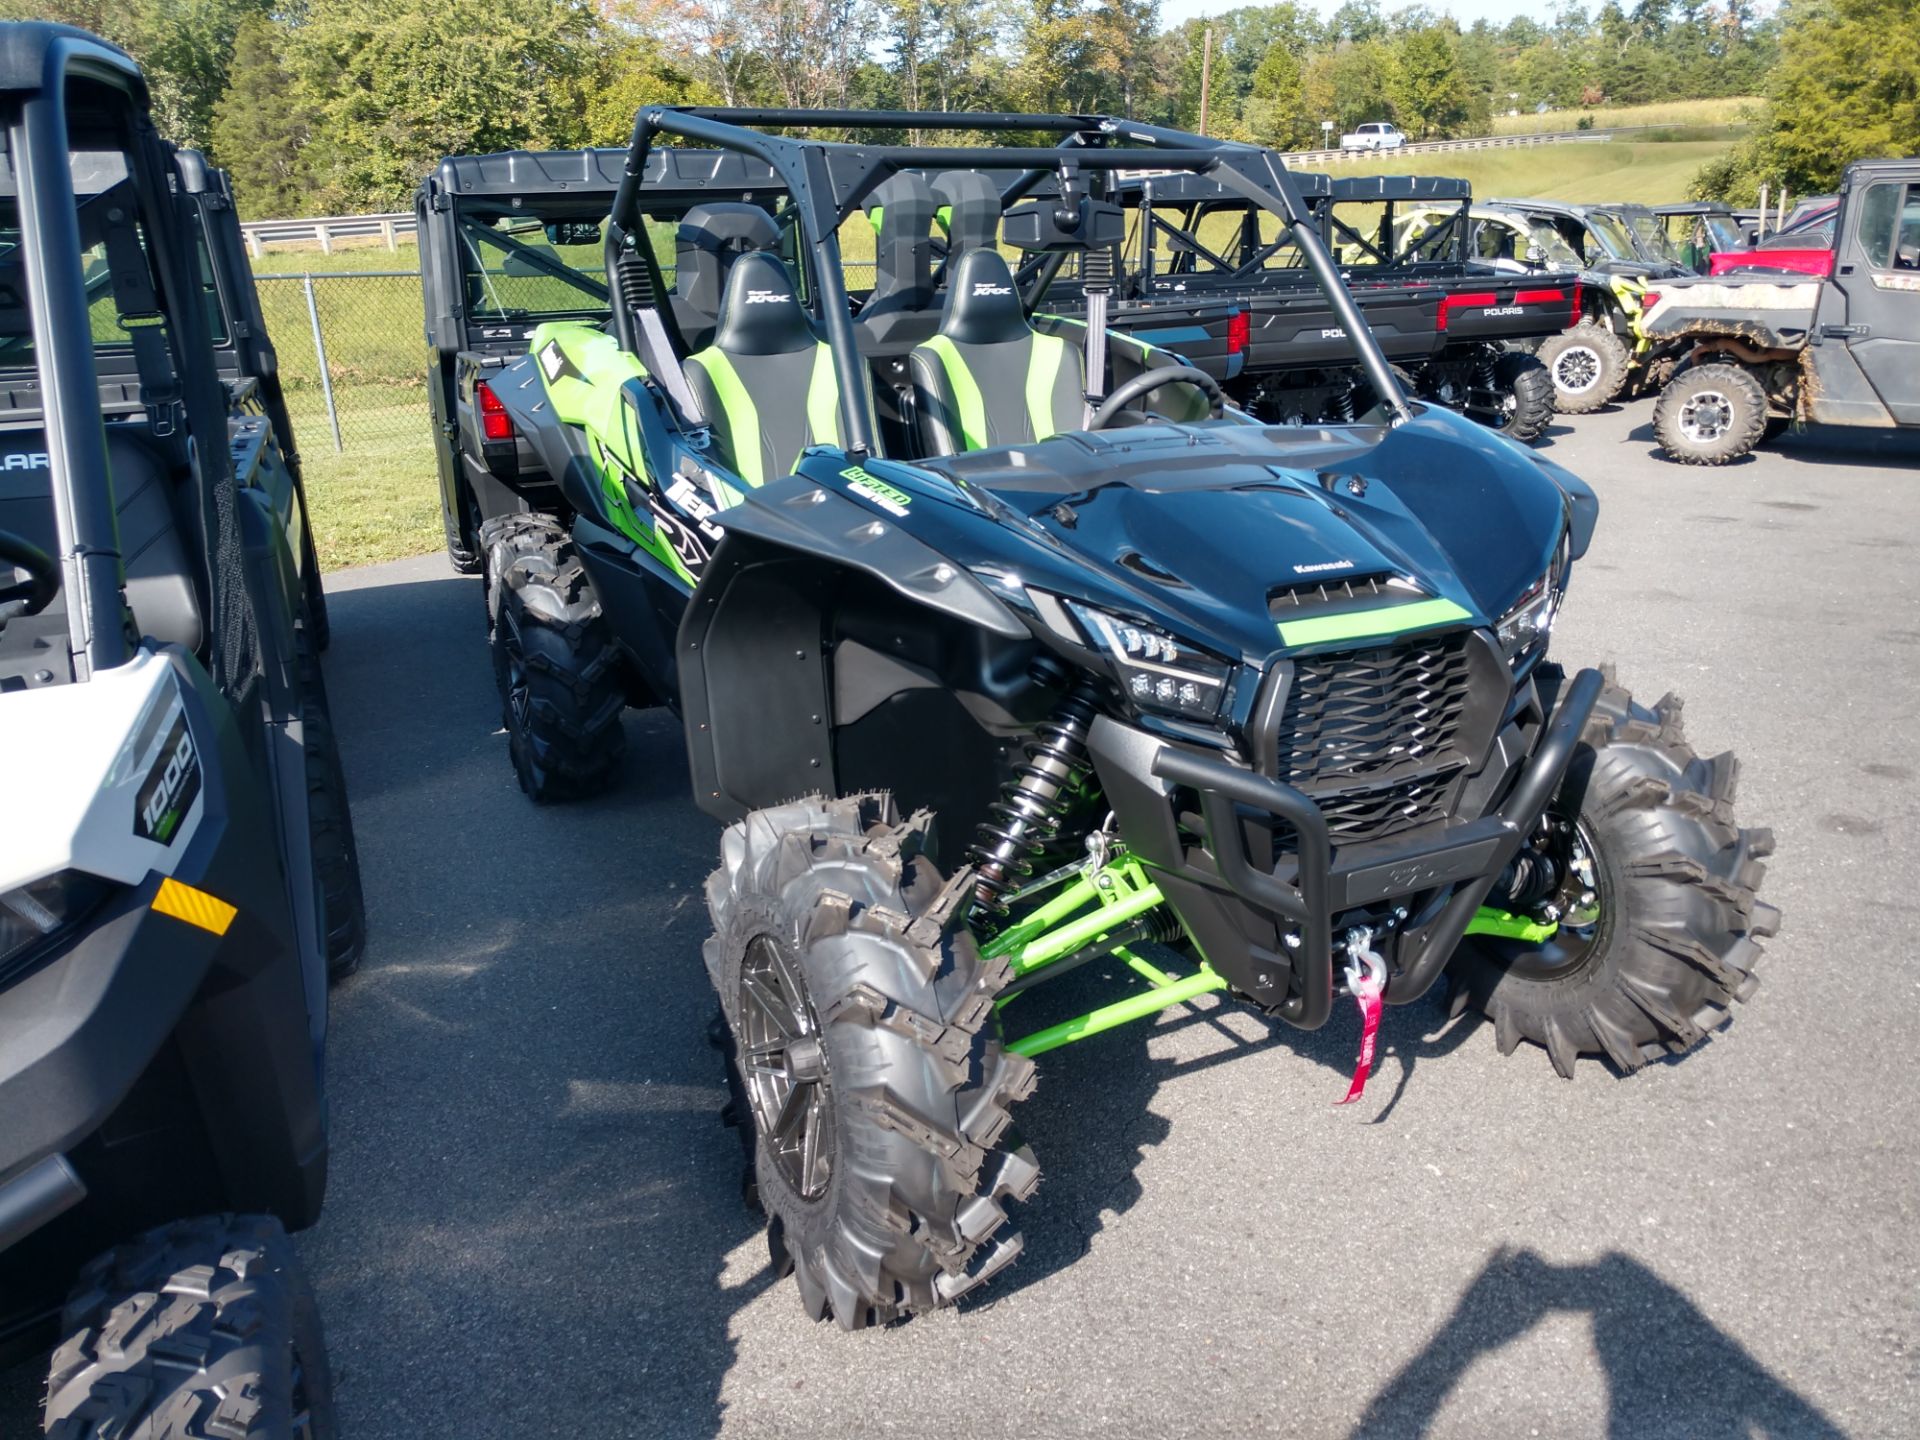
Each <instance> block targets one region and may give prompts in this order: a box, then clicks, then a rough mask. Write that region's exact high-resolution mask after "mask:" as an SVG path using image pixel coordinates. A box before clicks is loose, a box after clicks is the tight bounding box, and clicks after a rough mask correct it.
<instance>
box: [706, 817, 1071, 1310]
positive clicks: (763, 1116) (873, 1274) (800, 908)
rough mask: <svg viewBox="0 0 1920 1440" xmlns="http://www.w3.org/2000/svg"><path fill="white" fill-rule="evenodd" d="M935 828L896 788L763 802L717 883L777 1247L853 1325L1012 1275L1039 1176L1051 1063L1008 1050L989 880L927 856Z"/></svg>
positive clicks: (711, 955)
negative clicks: (989, 925)
mask: <svg viewBox="0 0 1920 1440" xmlns="http://www.w3.org/2000/svg"><path fill="white" fill-rule="evenodd" d="M930 818H931V817H929V816H928V815H926V814H924V813H922V814H920V815H916V816H914V817H913V818H911V819H909V820H906V821H902V820H900V818H899V817H898V815H897V814H896V812H895V811H894V808H893V804H892V802H891V801H890V800H888V799H885V798H883V797H878V796H860V797H854V798H851V799H846V800H822V799H817V798H816V799H810V800H797V801H794V802H793V803H791V804H787V805H781V806H778V807H776V808H774V809H770V810H757V811H755V812H754V813H753V814H751V815H749V816H747V818H746V819H745V820H743V821H740V822H739V823H738V824H736V825H734V826H732V827H731V828H730V829H728V831H727V832H726V835H725V836H724V837H723V838H722V840H721V864H720V868H719V869H718V870H716V871H714V873H713V875H712V877H711V878H710V879H709V880H708V881H707V906H708V909H709V910H710V911H711V913H712V916H713V927H714V934H713V938H712V939H710V940H708V941H707V943H706V962H707V972H708V974H709V976H710V977H711V978H712V980H713V984H714V988H715V989H716V990H717V991H718V992H719V995H720V1003H721V1008H722V1011H723V1013H724V1015H725V1017H726V1025H727V1029H728V1031H729V1032H730V1038H731V1040H732V1053H733V1055H734V1057H735V1063H736V1064H737V1067H738V1068H737V1071H736V1072H735V1073H734V1074H733V1075H732V1076H731V1084H732V1087H733V1089H734V1091H735V1093H736V1094H737V1095H738V1096H739V1100H738V1101H736V1107H735V1108H736V1112H737V1110H738V1109H739V1107H740V1103H741V1102H744V1107H745V1109H746V1111H747V1113H746V1114H744V1115H740V1114H738V1113H736V1116H735V1118H736V1120H737V1121H738V1122H739V1123H741V1124H742V1125H743V1126H751V1127H752V1132H751V1133H752V1136H753V1154H754V1171H755V1181H756V1186H755V1188H756V1190H757V1192H758V1198H759V1202H760V1204H761V1206H762V1207H763V1208H764V1209H765V1210H766V1213H767V1222H768V1231H767V1241H768V1248H769V1250H770V1251H771V1252H772V1256H773V1262H774V1266H775V1268H776V1270H778V1271H780V1272H782V1273H784V1272H785V1271H787V1270H789V1269H791V1271H792V1272H793V1275H794V1278H795V1280H796V1281H798V1283H799V1289H800V1299H801V1301H802V1303H803V1304H804V1306H805V1308H806V1311H807V1313H808V1314H809V1315H810V1316H812V1317H813V1318H814V1319H815V1320H822V1319H825V1318H827V1317H828V1316H831V1317H832V1318H833V1319H834V1320H835V1321H836V1322H838V1323H839V1324H840V1325H841V1326H842V1327H843V1328H846V1329H850V1330H851V1329H859V1328H862V1327H864V1326H868V1325H875V1324H884V1323H886V1322H887V1321H889V1320H892V1319H895V1318H896V1317H898V1316H901V1315H904V1314H910V1313H912V1312H915V1311H919V1310H927V1309H932V1308H934V1307H936V1306H940V1305H946V1304H950V1303H952V1302H953V1301H954V1300H956V1299H958V1298H959V1297H960V1296H961V1295H964V1294H965V1293H967V1292H968V1291H969V1290H971V1289H973V1288H974V1287H975V1286H976V1285H979V1284H980V1283H982V1282H983V1281H985V1280H986V1279H988V1278H989V1277H990V1276H992V1275H994V1274H996V1273H997V1272H998V1271H999V1270H1001V1269H1002V1268H1003V1267H1004V1266H1006V1265H1007V1264H1008V1263H1009V1262H1011V1261H1012V1260H1013V1258H1014V1257H1015V1256H1016V1255H1017V1254H1018V1253H1019V1251H1020V1237H1019V1235H1018V1234H1008V1235H1001V1236H999V1237H998V1238H996V1232H998V1231H999V1230H1000V1229H1001V1227H1002V1226H1003V1225H1004V1223H1005V1221H1006V1218H1007V1215H1006V1209H1005V1202H1006V1201H1007V1200H1008V1199H1010V1198H1011V1199H1025V1198H1026V1197H1027V1196H1028V1195H1029V1194H1030V1193H1032V1190H1033V1187H1034V1185H1035V1183H1036V1182H1037V1181H1038V1179H1039V1174H1040V1171H1039V1167H1038V1166H1037V1165H1036V1164H1035V1163H1034V1159H1033V1154H1032V1152H1031V1151H1030V1150H1028V1149H1027V1148H1026V1147H1025V1146H1024V1145H1020V1144H1018V1143H1017V1142H1016V1141H1014V1140H1012V1139H1011V1138H1010V1132H1009V1130H1008V1122H1009V1119H1010V1114H1009V1112H1010V1107H1011V1106H1012V1105H1013V1103H1014V1102H1015V1101H1017V1100H1020V1099H1023V1098H1025V1096H1026V1095H1027V1094H1028V1093H1030V1092H1031V1090H1032V1088H1033V1077H1034V1068H1033V1062H1032V1061H1031V1060H1028V1059H1027V1058H1026V1057H1024V1056H1021V1055H1015V1054H1013V1053H1011V1052H1010V1051H1007V1050H1005V1049H1003V1048H1002V1046H1001V1044H1000V1038H999V1027H998V1024H997V1022H996V1021H995V1019H994V997H995V996H996V995H997V994H998V993H999V992H1000V990H1001V988H1002V987H1003V986H1004V985H1005V984H1006V982H1007V979H1008V974H1009V972H1008V968H1007V963H1006V962H1005V961H1004V960H984V959H982V958H981V955H980V951H979V949H978V947H976V945H975V944H974V940H973V936H972V934H971V933H970V932H969V931H968V930H967V928H966V925H965V923H964V920H965V910H966V905H967V900H968V897H969V896H970V895H971V893H972V888H973V887H972V874H971V871H965V870H963V871H962V872H961V873H959V874H958V875H955V876H954V877H953V879H952V880H947V879H945V878H944V877H943V876H942V875H941V874H940V872H939V870H938V869H936V868H935V866H934V865H933V862H932V861H931V860H930V859H929V858H928V856H927V855H925V854H924V853H923V851H922V846H923V845H924V843H925V840H926V830H927V826H928V824H929V823H930Z"/></svg>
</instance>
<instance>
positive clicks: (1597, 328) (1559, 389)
mask: <svg viewBox="0 0 1920 1440" xmlns="http://www.w3.org/2000/svg"><path fill="white" fill-rule="evenodd" d="M1536 353H1537V355H1538V356H1539V359H1540V363H1541V364H1542V365H1544V366H1546V367H1547V373H1548V375H1550V376H1551V377H1552V379H1553V403H1554V406H1555V408H1556V409H1558V410H1559V411H1560V412H1561V413H1562V414H1563V415H1586V414H1590V413H1591V412H1593V411H1595V410H1598V409H1599V408H1600V407H1601V406H1602V405H1605V404H1607V403H1608V402H1609V401H1611V400H1612V399H1613V398H1614V396H1616V395H1618V394H1619V393H1620V391H1621V389H1622V388H1623V387H1624V386H1625V385H1626V383H1627V370H1628V368H1629V366H1630V364H1631V362H1630V361H1629V359H1628V357H1627V347H1626V346H1625V345H1623V344H1621V343H1620V337H1619V336H1618V335H1615V334H1614V333H1613V331H1611V330H1609V329H1608V328H1607V327H1606V326H1605V325H1596V324H1594V323H1592V322H1591V321H1586V320H1583V321H1581V322H1580V323H1579V324H1578V325H1575V326H1574V327H1573V328H1572V329H1571V330H1562V331H1561V332H1560V333H1559V334H1558V335H1552V336H1549V337H1548V338H1547V339H1546V340H1545V341H1543V342H1542V343H1541V346H1540V349H1539V350H1538V351H1537V352H1536Z"/></svg>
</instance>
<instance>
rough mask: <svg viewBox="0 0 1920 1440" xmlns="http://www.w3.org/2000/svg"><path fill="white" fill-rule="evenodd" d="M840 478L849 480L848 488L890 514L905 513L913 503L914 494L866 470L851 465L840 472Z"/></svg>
mask: <svg viewBox="0 0 1920 1440" xmlns="http://www.w3.org/2000/svg"><path fill="white" fill-rule="evenodd" d="M840 478H841V479H843V480H845V481H846V482H847V488H848V489H850V490H852V491H853V493H854V494H856V495H858V496H860V497H861V498H862V499H863V500H871V501H872V502H873V503H874V504H876V505H878V506H879V507H880V508H881V509H882V510H884V511H886V512H887V513H888V514H889V515H904V514H906V513H907V507H908V506H909V505H911V504H912V503H913V496H911V495H909V494H908V493H907V492H906V491H904V490H896V489H895V488H894V487H893V486H891V485H889V484H887V483H886V482H885V481H884V480H876V479H874V478H873V477H872V476H871V475H869V474H867V472H866V471H864V470H856V469H854V468H852V467H851V466H849V467H848V468H847V469H845V470H842V471H841V472H840Z"/></svg>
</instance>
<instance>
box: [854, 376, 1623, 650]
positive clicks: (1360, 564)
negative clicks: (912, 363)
mask: <svg viewBox="0 0 1920 1440" xmlns="http://www.w3.org/2000/svg"><path fill="white" fill-rule="evenodd" d="M867 470H868V472H869V473H871V474H874V475H877V476H883V477H886V478H887V479H889V480H890V481H892V482H894V483H897V484H900V486H901V488H902V489H903V490H906V491H908V492H909V493H914V494H915V496H916V499H915V501H914V502H912V503H910V504H909V505H907V506H905V507H900V508H901V509H902V510H903V511H904V512H905V513H904V517H902V518H901V523H903V524H904V525H905V526H906V528H907V529H908V530H909V531H910V532H911V533H913V534H914V535H915V536H916V537H917V538H919V539H921V540H922V541H923V542H924V543H926V544H928V545H930V546H931V547H932V548H933V549H935V550H937V551H939V552H940V553H941V554H944V555H948V556H950V557H952V558H953V559H955V560H957V561H959V562H960V563H962V564H965V565H967V566H968V567H969V568H971V569H973V570H975V572H976V573H980V572H981V571H982V569H983V568H984V569H985V570H987V571H988V572H997V573H1004V574H1013V575H1017V576H1018V577H1019V580H1020V583H1021V584H1023V585H1025V586H1027V587H1030V588H1038V589H1042V590H1045V591H1048V592H1050V593H1055V594H1060V595H1064V596H1066V597H1068V598H1072V599H1079V600H1084V601H1087V602H1089V603H1092V604H1095V605H1099V606H1101V607H1103V608H1107V609H1113V610H1117V611H1121V612H1124V613H1130V614H1133V615H1136V616H1138V617H1139V618H1143V619H1147V620H1151V621H1153V622H1154V623H1158V624H1161V625H1163V626H1165V627H1166V628H1168V629H1170V630H1173V631H1175V632H1176V633H1179V634H1181V635H1184V636H1185V637H1187V638H1189V639H1192V640H1195V641H1198V642H1200V643H1203V644H1207V645H1210V646H1212V647H1214V648H1217V649H1219V650H1220V651H1222V652H1223V653H1227V654H1233V655H1240V656H1243V657H1245V658H1248V659H1253V660H1256V661H1257V660H1260V659H1263V658H1265V657H1266V656H1268V655H1271V654H1272V653H1274V652H1275V651H1276V650H1278V649H1280V648H1283V647H1282V646H1281V644H1280V640H1279V636H1278V633H1277V630H1276V620H1277V618H1279V617H1281V616H1283V615H1285V614H1288V613H1292V612H1291V610H1290V609H1289V608H1288V607H1289V606H1291V605H1295V604H1297V603H1298V602H1297V601H1295V600H1294V599H1292V598H1291V597H1290V592H1295V591H1298V592H1302V593H1305V592H1311V591H1317V590H1319V589H1320V587H1322V586H1328V587H1338V586H1339V585H1340V584H1341V583H1342V582H1352V583H1354V584H1356V585H1360V586H1363V587H1364V586H1369V585H1383V586H1390V587H1391V588H1392V590H1393V592H1394V593H1395V594H1396V595H1397V596H1403V597H1404V596H1410V595H1412V594H1413V593H1414V592H1418V594H1420V595H1424V596H1426V597H1429V598H1432V599H1437V600H1445V601H1451V602H1453V603H1454V604H1455V605H1457V606H1458V607H1459V608H1460V609H1461V610H1462V611H1464V612H1465V616H1466V618H1467V620H1468V621H1469V622H1470V623H1475V624H1487V623H1490V622H1491V621H1493V620H1494V619H1496V618H1498V616H1499V615H1500V614H1501V613H1503V612H1504V611H1505V610H1506V609H1507V608H1508V607H1509V606H1510V605H1511V604H1512V603H1513V602H1514V600H1515V599H1517V598H1518V597H1519V596H1520V595H1521V594H1522V593H1523V592H1524V591H1525V590H1526V588H1527V587H1528V586H1529V585H1531V584H1532V583H1533V582H1534V581H1535V580H1536V579H1538V578H1539V576H1540V574H1541V573H1542V571H1543V570H1545V569H1546V568H1547V566H1548V565H1549V564H1550V563H1551V562H1552V559H1553V555H1554V552H1555V550H1556V548H1557V547H1558V546H1559V544H1560V542H1561V539H1562V537H1563V536H1564V535H1567V534H1568V533H1569V531H1571V532H1572V538H1573V546H1574V549H1575V550H1576V552H1577V551H1578V550H1580V549H1582V548H1584V545H1585V542H1586V538H1587V536H1588V535H1589V534H1590V533H1591V530H1592V524H1593V518H1594V511H1595V508H1596V506H1595V502H1594V498H1593V494H1592V491H1591V490H1589V489H1588V488H1587V487H1586V486H1585V485H1584V484H1583V483H1582V482H1581V481H1579V480H1578V479H1576V478H1575V477H1573V476H1572V475H1570V474H1568V473H1567V472H1566V471H1564V470H1561V469H1560V468H1559V467H1558V466H1553V465H1550V464H1549V463H1546V462H1543V461H1542V460H1540V459H1539V458H1538V457H1536V456H1534V455H1532V454H1531V453H1530V452H1528V451H1526V450H1524V449H1522V448H1521V447H1519V446H1518V445H1516V444H1514V443H1513V442H1511V441H1509V440H1506V439H1503V438H1501V437H1500V436H1499V435H1497V434H1495V433H1494V432H1492V431H1490V430H1487V429H1485V428H1483V427H1481V426H1478V425H1475V424H1473V423H1472V422H1471V421H1468V420H1464V419H1462V418H1461V417H1459V416H1457V415H1453V414H1451V413H1449V412H1445V411H1438V410H1428V411H1426V412H1425V413H1423V414H1422V415H1420V416H1419V417H1418V418H1416V419H1415V420H1413V421H1411V422H1409V423H1408V424H1405V425H1402V426H1399V427H1396V428H1392V429H1389V428H1387V427H1384V426H1346V427H1329V428H1324V429H1316V428H1296V427H1274V428H1269V427H1263V426H1255V425H1221V424H1207V425H1197V426H1183V425H1154V426H1143V427H1140V428H1137V429H1128V430H1118V431H1110V432H1105V433H1101V434H1092V435H1089V434H1082V433H1074V434H1069V435H1063V436H1059V437H1057V438H1055V439H1053V440H1050V441H1047V442H1045V443H1044V444H1040V445H1035V446H1025V447H1021V448H1020V449H1018V450H1014V449H1003V450H990V451H980V452H976V453H974V454H971V455H962V456H954V457H949V458H947V459H943V460H938V461H926V462H922V464H921V465H919V466H905V465H893V464H888V463H887V462H883V461H870V462H868V465H867ZM943 480H944V481H946V482H949V484H942V483H941V481H943ZM838 483H839V485H840V486H841V487H842V488H844V487H845V486H846V485H847V480H846V479H845V478H844V477H839V480H838ZM949 485H951V486H952V487H956V488H949ZM983 491H984V492H986V493H985V495H984V496H982V495H981V493H980V492H983ZM855 493H856V495H857V494H858V492H857V491H856V492H855ZM919 493H925V494H926V495H927V496H928V498H930V499H934V498H941V499H945V500H947V501H948V503H947V504H942V505H934V506H921V505H919V504H918V503H917V495H918V494H919ZM969 494H971V495H972V496H974V497H977V498H975V499H973V500H971V501H969V499H968V498H967V497H968V495H969ZM996 512H997V513H998V515H999V517H1000V520H999V523H997V524H989V523H982V522H984V521H986V520H987V518H988V516H989V515H990V514H993V513H996ZM1009 532H1011V533H1009Z"/></svg>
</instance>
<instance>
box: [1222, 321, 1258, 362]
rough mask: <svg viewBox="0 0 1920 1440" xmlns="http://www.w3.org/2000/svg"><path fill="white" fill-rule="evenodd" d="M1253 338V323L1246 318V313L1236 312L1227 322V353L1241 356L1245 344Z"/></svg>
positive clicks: (1244, 349) (1245, 347)
mask: <svg viewBox="0 0 1920 1440" xmlns="http://www.w3.org/2000/svg"><path fill="white" fill-rule="evenodd" d="M1252 337H1253V322H1252V321H1251V320H1249V319H1248V318H1247V312H1246V311H1244V310H1236V311H1234V312H1233V318H1232V319H1231V320H1229V321H1227V353H1228V354H1229V355H1243V354H1245V353H1246V349H1247V342H1248V341H1249V340H1250V339H1252Z"/></svg>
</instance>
